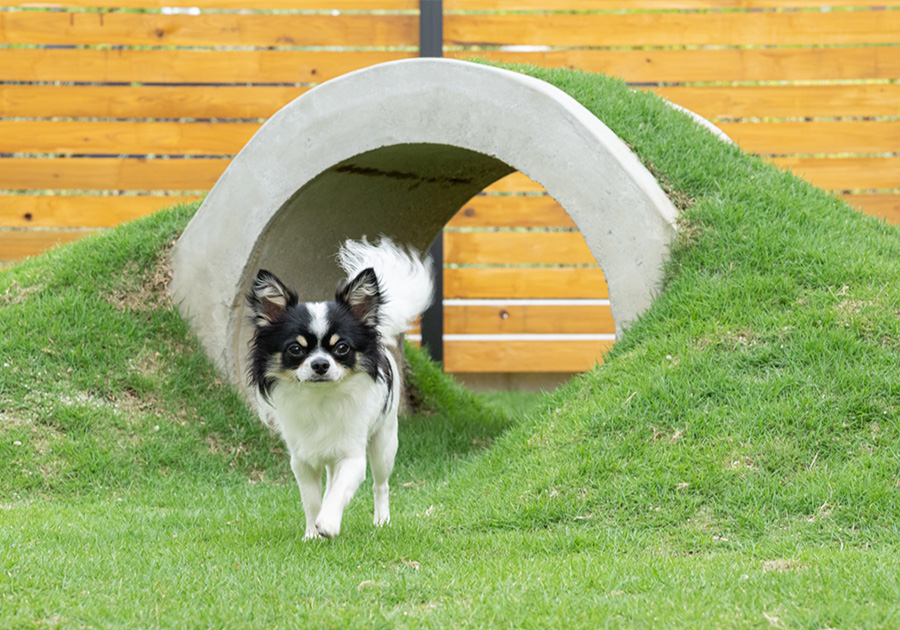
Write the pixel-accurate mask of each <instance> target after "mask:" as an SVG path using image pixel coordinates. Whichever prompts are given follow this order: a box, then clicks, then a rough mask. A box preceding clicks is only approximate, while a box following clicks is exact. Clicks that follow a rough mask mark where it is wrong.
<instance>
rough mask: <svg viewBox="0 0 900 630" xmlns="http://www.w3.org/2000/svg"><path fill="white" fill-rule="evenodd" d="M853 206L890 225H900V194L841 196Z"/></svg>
mask: <svg viewBox="0 0 900 630" xmlns="http://www.w3.org/2000/svg"><path fill="white" fill-rule="evenodd" d="M841 197H842V198H843V199H844V201H846V202H847V203H849V204H850V205H851V206H853V207H854V208H856V209H857V210H860V211H861V212H864V213H866V214H871V215H872V216H876V217H878V218H880V219H884V220H885V221H887V222H888V223H892V224H894V225H900V193H895V194H887V193H886V194H882V195H841Z"/></svg>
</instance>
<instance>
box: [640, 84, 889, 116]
mask: <svg viewBox="0 0 900 630" xmlns="http://www.w3.org/2000/svg"><path fill="white" fill-rule="evenodd" d="M648 89H650V90H651V91H653V92H656V93H657V94H659V95H660V96H662V97H663V98H665V99H668V100H670V101H671V102H673V103H678V104H679V105H681V106H682V107H686V108H688V109H690V110H692V111H695V112H697V113H698V114H700V115H701V116H703V117H705V118H709V119H710V120H713V121H715V120H716V119H719V118H745V117H759V118H764V117H772V118H788V117H804V116H814V117H829V116H897V115H900V106H898V103H900V83H890V84H885V83H882V84H849V85H848V84H839V85H740V86H731V85H722V86H706V87H693V86H692V87H681V86H674V87H657V88H648Z"/></svg>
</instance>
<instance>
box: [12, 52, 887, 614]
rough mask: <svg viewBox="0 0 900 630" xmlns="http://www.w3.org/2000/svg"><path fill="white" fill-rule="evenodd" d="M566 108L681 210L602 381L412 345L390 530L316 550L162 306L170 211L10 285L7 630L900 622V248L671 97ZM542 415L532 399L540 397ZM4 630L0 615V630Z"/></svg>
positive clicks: (566, 75) (585, 89) (271, 459)
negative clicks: (467, 367) (513, 382)
mask: <svg viewBox="0 0 900 630" xmlns="http://www.w3.org/2000/svg"><path fill="white" fill-rule="evenodd" d="M516 69H517V70H519V71H522V72H526V73H529V74H532V75H534V76H537V77H538V78H541V79H544V80H546V81H548V82H550V83H553V84H555V85H557V86H558V87H560V88H562V89H563V90H565V91H567V92H569V93H570V94H572V95H573V96H574V97H575V98H577V99H578V100H579V101H581V102H582V103H583V104H584V105H585V106H586V107H587V108H588V109H590V110H591V111H593V112H594V113H595V114H596V115H597V116H598V117H599V118H600V119H601V120H603V121H604V122H605V123H606V124H607V125H608V126H609V127H610V128H611V129H612V130H613V131H614V132H615V133H616V134H617V135H619V137H621V138H623V139H624V140H625V141H626V142H627V143H628V144H629V145H630V146H631V147H632V148H633V150H634V151H635V153H636V154H637V155H638V156H639V157H640V158H641V160H642V161H643V162H644V163H645V164H646V165H648V167H649V168H650V169H651V170H652V171H653V172H654V174H655V175H656V176H657V178H658V179H659V180H660V181H661V183H662V184H663V186H664V188H665V189H666V190H667V192H668V193H669V194H670V196H671V197H672V198H673V199H674V200H676V202H677V204H678V205H679V207H680V208H681V209H682V213H681V226H680V235H681V236H680V240H679V242H678V243H677V244H676V246H675V248H674V250H673V252H672V257H671V261H670V262H669V264H668V266H667V269H666V281H665V285H664V286H663V287H661V288H660V292H659V296H658V298H657V299H656V300H655V302H654V304H653V306H652V308H651V309H650V310H649V311H648V312H647V313H646V314H645V316H644V317H643V318H642V319H641V320H640V321H639V322H637V323H636V324H635V325H634V326H633V327H632V329H631V330H630V331H629V332H628V334H627V335H626V337H625V339H624V340H623V341H622V342H620V343H619V344H617V345H616V347H615V348H614V349H613V351H612V352H611V353H610V355H609V357H608V359H607V361H606V362H605V363H604V365H603V366H601V367H599V368H597V369H595V370H594V371H592V372H590V373H588V374H586V375H584V376H582V377H580V378H577V379H575V380H573V381H572V382H571V383H569V384H568V385H567V386H565V387H563V388H561V389H560V390H558V391H557V392H554V393H553V394H551V395H549V396H547V397H545V398H542V399H540V400H539V401H537V402H536V403H535V404H534V405H533V406H530V407H529V409H530V411H528V412H527V413H517V414H513V415H510V414H507V413H503V412H502V410H500V409H498V404H497V401H500V402H499V405H500V406H501V407H502V406H504V405H506V406H509V405H510V403H511V402H512V400H511V399H509V398H506V399H503V398H496V399H495V404H493V405H491V404H487V403H486V401H485V400H484V399H482V398H479V397H476V396H474V395H472V394H470V393H469V392H467V391H465V390H464V389H462V388H460V387H458V386H456V385H454V384H453V383H452V382H450V381H448V380H447V379H446V378H445V377H444V376H443V375H442V374H440V373H439V371H437V370H436V369H435V367H434V366H433V365H431V364H430V363H429V362H428V361H427V359H426V358H425V357H424V356H422V355H421V354H419V353H416V352H412V351H411V352H410V357H409V358H410V362H411V366H412V380H413V384H414V386H415V388H416V389H417V391H418V392H420V394H419V399H418V400H419V406H418V412H417V413H416V414H415V415H414V416H412V417H411V418H408V419H407V420H405V421H404V422H403V423H402V427H401V436H400V440H401V452H400V457H399V458H398V463H397V469H396V472H395V475H394V477H393V479H392V485H393V504H392V515H393V522H392V523H391V525H390V526H389V527H387V528H384V529H382V530H373V529H372V528H371V523H370V521H371V497H368V496H367V495H368V494H369V493H368V492H366V491H365V489H361V490H360V492H359V493H358V495H357V497H356V499H355V500H354V503H353V504H351V507H350V508H349V510H348V512H347V515H346V519H345V525H344V531H343V533H342V535H341V536H340V537H338V538H337V539H335V540H334V541H332V542H329V543H322V544H303V543H302V542H301V541H300V539H301V537H302V534H303V525H302V516H301V514H300V506H299V496H298V493H297V491H296V488H294V487H293V483H292V481H291V479H290V473H289V469H288V466H287V461H286V456H285V454H284V453H282V452H281V447H280V444H279V443H278V441H277V440H276V439H275V438H273V436H271V435H269V434H268V432H267V431H266V430H265V429H264V428H263V427H261V426H260V424H259V423H258V421H257V420H256V419H255V417H254V416H253V414H252V413H251V412H249V411H248V410H247V409H246V408H245V407H244V405H243V404H242V402H241V401H240V399H239V398H238V396H237V395H236V394H235V393H234V392H233V391H232V389H231V388H230V387H228V386H226V385H224V384H222V383H221V382H219V381H218V380H217V378H216V376H215V374H214V372H213V370H212V368H211V366H210V364H209V362H208V361H207V360H206V358H205V357H203V355H202V353H201V352H200V351H199V346H198V344H197V343H196V340H195V339H194V337H193V335H192V334H191V333H190V332H189V330H188V329H187V327H186V326H185V324H184V322H183V321H182V320H181V319H180V318H179V317H178V316H177V314H176V313H175V311H174V310H173V308H172V306H171V304H169V303H168V302H167V299H166V295H165V292H164V290H163V287H164V285H165V281H166V269H165V264H164V262H165V256H166V252H167V249H168V247H169V245H170V244H171V242H172V240H173V239H174V238H175V236H176V235H177V233H178V232H179V230H180V229H181V228H182V227H183V225H184V224H185V222H186V220H187V218H188V217H189V216H190V214H191V208H176V209H174V210H172V211H169V212H164V213H161V214H159V215H157V216H155V217H152V218H150V219H148V220H145V221H141V222H137V223H135V224H131V225H127V226H123V227H121V228H117V229H116V230H114V231H112V232H110V233H108V234H105V235H102V236H99V237H96V238H93V239H88V240H85V241H81V242H79V243H75V244H74V245H72V246H69V247H66V248H63V249H60V250H57V251H55V252H52V253H51V254H49V255H47V256H43V257H40V258H38V259H35V260H31V261H28V262H26V263H23V264H21V265H16V266H14V267H12V268H10V269H8V270H5V271H2V272H0V329H2V333H3V334H2V335H0V497H2V499H0V620H3V622H5V623H6V624H7V625H10V626H14V627H45V626H64V627H87V626H91V627H97V626H100V627H108V626H116V627H123V626H128V627H148V626H156V627H159V626H164V627H210V626H223V625H228V626H229V627H260V626H273V627H276V626H290V627H300V626H302V627H306V626H315V627H335V628H341V627H351V626H360V625H381V626H389V627H448V626H449V627H467V626H471V627H521V628H529V627H535V628H537V627H606V626H613V627H621V626H638V627H644V626H651V625H652V626H653V627H662V628H665V627H671V628H683V627H691V626H699V627H747V628H755V627H770V626H772V627H811V628H812V627H820V628H821V627H834V628H837V627H841V628H843V627H854V628H890V627H896V626H897V625H898V624H900V617H898V615H900V613H898V612H897V607H896V602H897V601H898V600H900V575H898V574H897V571H896V566H897V564H898V562H900V548H898V545H897V540H898V528H900V501H898V499H897V497H898V496H900V495H898V492H900V487H898V486H900V482H898V480H900V464H898V461H900V450H898V449H900V447H898V444H900V440H898V437H900V435H898V431H900V428H898V427H900V409H898V401H900V265H897V262H896V261H897V260H898V259H900V231H898V230H897V229H896V228H893V227H890V226H886V225H884V224H883V223H880V222H878V221H876V220H874V219H871V218H867V217H864V216H862V215H859V214H856V213H854V212H852V211H851V210H850V209H849V208H848V207H846V206H845V205H844V204H843V203H841V202H839V201H837V200H836V199H834V198H833V197H831V196H830V195H828V194H826V193H824V192H822V191H820V190H818V189H815V188H813V187H812V186H810V185H808V184H806V183H804V182H802V181H800V180H798V179H796V178H794V177H792V176H790V175H788V174H784V173H781V172H780V171H778V170H777V169H776V168H774V167H771V166H769V165H766V164H764V163H763V162H762V161H761V160H759V159H756V158H753V157H749V156H746V155H744V154H743V153H741V152H740V151H739V150H738V149H737V148H735V147H731V146H727V145H725V144H723V143H721V142H720V141H718V140H717V139H715V138H714V137H712V136H711V135H710V134H709V133H708V132H706V131H704V130H701V129H699V128H697V126H696V125H695V124H693V123H692V122H691V121H690V120H689V119H687V118H686V117H685V116H684V115H682V114H680V113H678V112H675V111H673V110H671V109H670V108H669V107H667V106H666V105H665V104H664V103H662V102H661V101H660V100H659V99H657V98H655V97H653V96H651V95H647V94H643V93H635V92H632V91H631V90H629V89H628V88H627V87H626V86H625V85H623V84H622V83H620V82H618V81H615V80H611V79H607V78H604V77H597V76H593V75H587V74H583V73H578V72H571V71H553V70H539V69H534V68H522V67H518V68H516ZM532 402H533V401H532ZM0 625H2V623H0Z"/></svg>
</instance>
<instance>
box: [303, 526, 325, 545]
mask: <svg viewBox="0 0 900 630" xmlns="http://www.w3.org/2000/svg"><path fill="white" fill-rule="evenodd" d="M320 539H321V536H319V532H318V530H316V529H315V528H313V530H312V531H310V530H306V534H304V536H303V540H304V542H306V541H310V540H320Z"/></svg>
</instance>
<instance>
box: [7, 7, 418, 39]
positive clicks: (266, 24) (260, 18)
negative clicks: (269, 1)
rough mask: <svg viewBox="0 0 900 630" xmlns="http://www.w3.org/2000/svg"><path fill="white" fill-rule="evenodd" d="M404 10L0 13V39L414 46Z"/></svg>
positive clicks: (414, 33)
mask: <svg viewBox="0 0 900 630" xmlns="http://www.w3.org/2000/svg"><path fill="white" fill-rule="evenodd" d="M418 38H419V27H418V16H415V15H408V14H377V15H373V14H369V15H366V14H355V13H349V14H348V13H340V12H338V13H337V14H336V15H335V14H277V15H272V14H268V15H266V14H249V15H248V14H238V13H209V14H206V15H203V16H196V15H184V14H180V15H163V14H160V13H106V12H104V13H97V12H59V11H52V12H47V11H26V12H0V44H52V45H73V44H74V45H98V44H113V45H123V46H260V47H265V46H344V47H356V48H359V47H371V46H417V45H418V43H419V42H418Z"/></svg>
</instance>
